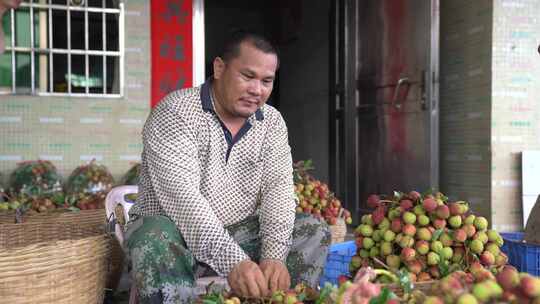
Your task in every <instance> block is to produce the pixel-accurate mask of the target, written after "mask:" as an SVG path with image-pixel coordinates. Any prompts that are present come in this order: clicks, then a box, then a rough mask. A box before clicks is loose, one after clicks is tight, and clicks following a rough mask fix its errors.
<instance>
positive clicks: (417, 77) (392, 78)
mask: <svg viewBox="0 0 540 304" xmlns="http://www.w3.org/2000/svg"><path fill="white" fill-rule="evenodd" d="M332 17H333V20H332V24H333V25H334V26H335V27H334V29H335V31H334V32H333V37H331V38H333V41H334V45H335V48H334V49H333V50H332V53H333V56H331V60H333V61H334V62H333V63H334V64H335V66H336V70H335V71H333V74H332V75H331V79H332V80H331V81H332V83H333V84H335V90H334V91H333V92H331V96H330V98H331V101H332V102H331V103H330V115H331V117H332V118H331V121H330V129H331V133H330V134H332V135H334V136H333V139H332V141H333V142H331V144H330V149H331V150H330V155H331V159H330V178H331V182H332V185H333V186H334V187H335V188H336V190H337V192H338V194H339V195H340V196H341V197H343V201H344V203H345V205H346V206H347V207H348V208H349V209H351V210H352V211H353V212H354V214H356V215H359V214H361V213H364V212H366V211H367V210H366V209H365V208H366V206H365V199H366V198H367V196H368V195H369V194H371V193H392V191H394V190H399V191H410V190H417V191H424V190H426V189H429V188H437V187H438V176H439V174H438V168H439V164H438V163H439V162H438V155H439V153H438V145H439V144H438V117H439V114H438V43H439V37H438V33H439V1H438V0H430V1H425V0H408V1H407V0H363V1H356V0H340V1H336V2H335V6H334V10H333V14H332Z"/></svg>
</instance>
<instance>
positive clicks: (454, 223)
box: [448, 215, 461, 228]
mask: <svg viewBox="0 0 540 304" xmlns="http://www.w3.org/2000/svg"><path fill="white" fill-rule="evenodd" d="M448 224H450V226H451V227H452V228H459V227H461V215H454V216H451V217H450V218H449V219H448Z"/></svg>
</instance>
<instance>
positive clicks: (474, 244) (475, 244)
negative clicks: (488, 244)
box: [469, 240, 484, 254]
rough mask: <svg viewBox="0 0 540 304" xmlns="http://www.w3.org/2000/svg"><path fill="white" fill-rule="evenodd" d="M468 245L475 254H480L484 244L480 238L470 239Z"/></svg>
mask: <svg viewBox="0 0 540 304" xmlns="http://www.w3.org/2000/svg"><path fill="white" fill-rule="evenodd" d="M469 246H470V248H471V250H472V252H474V253H476V254H481V253H482V252H483V251H484V244H483V243H482V241H480V240H472V241H471V244H470V245H469Z"/></svg>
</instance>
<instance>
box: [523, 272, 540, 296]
mask: <svg viewBox="0 0 540 304" xmlns="http://www.w3.org/2000/svg"><path fill="white" fill-rule="evenodd" d="M520 286H521V291H522V292H523V293H524V294H525V295H526V296H528V297H529V298H536V297H540V279H539V278H535V277H532V276H530V275H525V276H523V277H522V278H521V281H520Z"/></svg>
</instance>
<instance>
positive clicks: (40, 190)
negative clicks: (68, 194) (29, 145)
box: [9, 160, 62, 197]
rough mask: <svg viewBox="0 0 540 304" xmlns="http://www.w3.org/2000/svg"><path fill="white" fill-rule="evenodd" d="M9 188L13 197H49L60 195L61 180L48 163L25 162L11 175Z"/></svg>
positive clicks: (39, 161)
mask: <svg viewBox="0 0 540 304" xmlns="http://www.w3.org/2000/svg"><path fill="white" fill-rule="evenodd" d="M9 187H10V192H12V193H13V194H15V195H21V194H22V195H25V196H31V197H51V196H54V195H55V194H58V193H62V178H61V176H60V175H59V174H58V172H57V170H56V167H55V166H54V165H53V164H52V163H51V162H50V161H47V160H35V161H25V162H21V163H19V164H18V165H17V168H15V170H14V171H13V173H11V176H10V180H9Z"/></svg>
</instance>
